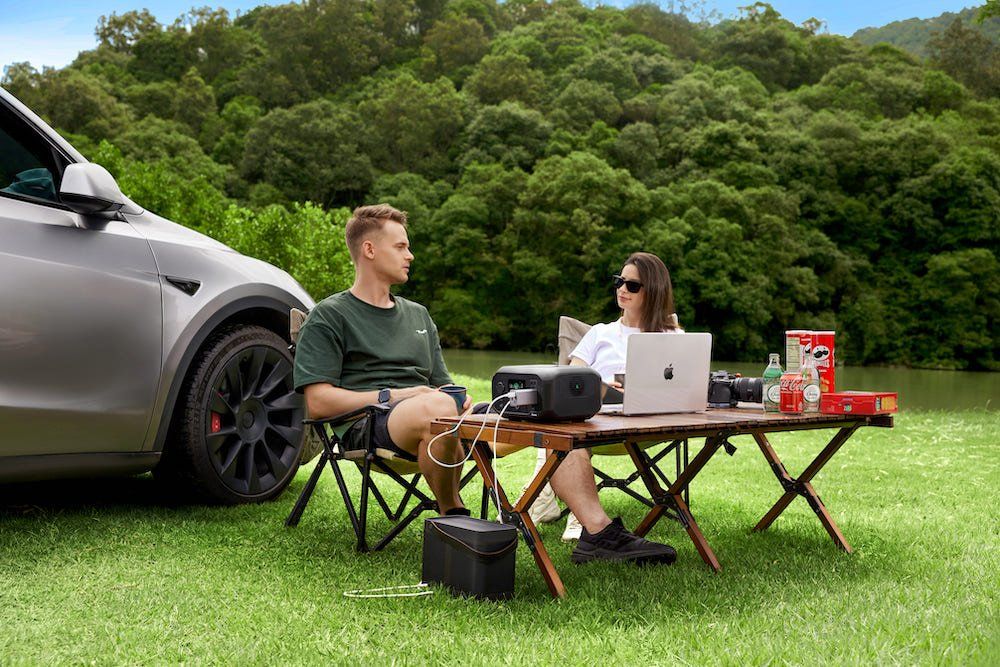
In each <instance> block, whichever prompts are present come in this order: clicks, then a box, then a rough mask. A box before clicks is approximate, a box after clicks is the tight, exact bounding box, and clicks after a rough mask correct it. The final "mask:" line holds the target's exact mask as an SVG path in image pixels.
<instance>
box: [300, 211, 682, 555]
mask: <svg viewBox="0 0 1000 667" xmlns="http://www.w3.org/2000/svg"><path fill="white" fill-rule="evenodd" d="M345 237H346V241H347V248H348V250H349V251H350V254H351V261H352V262H353V263H354V284H353V285H352V286H351V288H350V289H348V290H347V291H344V292H340V293H338V294H334V295H333V296H330V297H327V298H326V299H324V300H323V301H321V302H320V303H319V304H317V305H316V307H315V308H314V309H313V311H312V312H311V313H310V314H309V318H308V319H307V320H306V323H305V325H304V326H303V327H302V330H301V332H300V333H299V339H298V343H297V345H296V352H295V387H296V389H297V390H299V391H303V392H304V393H305V399H306V407H307V410H308V412H309V415H310V417H313V418H318V419H320V418H325V417H331V416H333V415H337V414H341V413H344V412H349V411H351V410H354V409H357V408H360V407H363V406H365V405H372V404H378V405H380V406H381V407H382V409H381V410H379V411H378V412H377V414H376V416H375V423H374V424H373V437H374V438H375V444H376V446H377V447H382V448H386V449H390V450H393V451H394V452H396V453H397V454H398V455H399V456H402V457H403V458H407V459H409V460H413V461H416V462H417V464H418V466H419V468H420V471H421V472H422V473H423V475H424V479H426V480H427V485H428V486H429V487H430V489H431V492H433V494H434V497H435V499H436V500H437V503H438V508H439V509H440V510H441V512H442V514H465V515H468V514H469V511H468V510H467V509H465V506H464V505H463V503H462V498H461V497H460V496H459V493H458V491H459V475H460V472H461V468H444V467H442V466H439V465H437V464H436V463H434V461H433V460H432V459H431V458H430V456H429V455H428V453H427V445H428V443H429V441H430V440H431V437H432V434H431V430H430V426H431V422H433V421H434V420H435V419H437V418H439V417H454V416H455V415H456V414H457V413H458V410H457V406H456V404H455V401H454V400H453V399H452V398H451V396H449V395H448V394H445V393H443V392H440V391H437V390H436V389H435V388H437V387H441V386H443V385H447V384H451V376H450V375H449V374H448V369H447V368H446V367H445V364H444V359H443V357H442V356H441V344H440V342H439V340H438V335H437V327H436V326H435V325H434V322H433V320H431V318H430V315H429V314H428V313H427V309H426V308H424V307H423V306H421V305H420V304H417V303H414V302H413V301H410V300H408V299H404V298H402V297H399V296H394V295H393V294H392V293H391V292H390V291H389V288H390V287H392V286H393V285H400V284H403V283H405V282H406V281H407V280H408V279H409V273H410V264H411V263H412V262H413V254H412V253H411V252H410V243H409V238H408V236H407V233H406V214H405V213H404V212H402V211H398V210H396V209H395V208H393V207H391V206H389V205H387V204H378V205H375V206H362V207H360V208H357V209H355V211H354V214H353V216H352V217H351V219H350V220H348V222H347V226H346V230H345ZM469 405H470V399H468V398H467V399H466V402H465V406H464V409H468V407H469ZM434 456H435V458H437V459H438V460H441V461H445V462H455V461H458V460H460V458H461V447H460V443H459V442H458V440H457V439H456V438H454V437H442V438H438V439H437V440H435V442H434ZM551 483H552V488H553V489H554V490H555V492H556V493H557V494H558V495H559V497H560V498H562V499H563V500H564V501H565V502H566V504H567V505H569V507H570V509H571V510H572V511H573V513H574V514H576V516H577V518H578V519H579V520H580V523H582V524H583V527H584V531H583V535H582V536H581V539H580V542H579V544H578V545H577V547H576V549H575V550H574V551H573V557H572V559H573V562H575V563H584V562H588V561H591V560H595V559H606V560H627V561H635V562H658V563H672V562H673V561H674V559H675V558H676V554H675V552H674V550H673V549H672V548H670V547H669V546H666V545H662V544H657V543H655V542H650V541H647V540H644V539H642V538H640V537H637V536H635V535H633V534H632V533H630V532H628V531H627V530H625V528H624V527H623V526H622V523H621V520H620V519H615V520H614V521H612V520H611V519H610V518H608V515H607V514H606V513H605V512H604V509H603V508H602V507H601V504H600V502H599V501H598V499H597V488H596V486H595V484H594V471H593V468H592V467H591V465H590V458H589V457H588V456H586V452H583V451H579V452H573V453H571V454H570V455H569V456H567V457H566V460H565V461H563V463H562V465H561V466H560V468H559V469H558V471H557V472H556V474H555V475H554V476H553V477H552V480H551Z"/></svg>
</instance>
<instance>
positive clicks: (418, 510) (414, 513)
mask: <svg viewBox="0 0 1000 667" xmlns="http://www.w3.org/2000/svg"><path fill="white" fill-rule="evenodd" d="M436 508H437V504H436V503H433V502H432V503H430V505H429V506H428V503H427V502H426V501H421V502H419V503H417V505H416V507H414V508H413V509H412V510H410V513H409V514H407V515H406V516H405V517H403V519H402V520H401V521H399V522H398V523H396V525H395V526H393V527H392V530H390V531H389V532H388V533H386V534H385V537H383V538H382V539H381V540H379V541H378V544H376V545H375V546H374V547H372V551H381V550H382V549H383V548H384V547H385V546H386V545H387V544H389V542H392V541H393V540H394V539H396V536H397V535H399V534H400V533H401V532H403V531H404V530H406V527H407V526H409V525H410V524H411V523H412V522H413V520H414V519H416V518H417V517H418V516H420V515H421V514H423V513H424V512H426V511H429V510H433V509H436Z"/></svg>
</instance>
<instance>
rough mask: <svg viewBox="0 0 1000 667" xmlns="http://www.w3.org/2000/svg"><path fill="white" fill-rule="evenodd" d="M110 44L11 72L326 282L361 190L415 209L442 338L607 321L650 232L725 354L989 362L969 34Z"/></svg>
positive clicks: (91, 153)
mask: <svg viewBox="0 0 1000 667" xmlns="http://www.w3.org/2000/svg"><path fill="white" fill-rule="evenodd" d="M98 36H99V38H100V40H101V44H100V46H99V47H98V48H97V49H94V50H92V51H87V52H84V53H81V54H80V55H79V57H78V58H77V59H76V61H75V62H74V63H73V64H72V65H70V66H68V67H66V68H63V69H59V70H45V71H42V72H38V71H36V70H34V69H33V68H32V67H31V66H30V65H29V64H27V63H21V64H17V65H13V66H11V67H10V68H8V70H7V72H6V75H5V76H4V78H3V80H2V84H3V86H4V87H5V88H7V89H8V90H10V91H11V92H12V93H13V94H14V95H16V96H18V97H19V98H20V99H22V100H23V101H24V102H25V103H26V104H28V105H29V106H30V107H31V108H33V109H34V110H36V111H37V112H38V113H39V114H41V115H43V116H44V117H45V118H46V119H47V120H48V121H49V122H50V123H51V124H52V125H53V126H54V127H56V128H57V129H58V130H59V131H61V132H64V133H66V134H68V135H71V140H72V141H73V143H74V144H75V145H76V146H77V147H78V148H80V150H81V151H83V152H84V154H86V155H87V156H88V157H90V158H92V159H94V160H95V161H97V162H99V163H101V164H103V165H104V166H106V167H107V168H108V169H109V170H110V171H111V172H112V173H113V174H114V175H115V176H116V177H117V178H118V180H119V183H121V185H122V189H123V190H124V191H125V193H126V194H128V195H129V196H130V197H132V198H133V199H134V200H135V201H136V202H138V203H139V204H141V205H142V206H144V207H146V208H148V209H150V210H152V211H155V212H157V213H161V214H163V215H165V216H167V217H169V218H171V219H173V220H176V221H178V222H180V223H182V224H186V225H188V226H190V227H193V228H195V229H198V230H200V231H202V232H205V233H207V234H210V235H212V236H214V237H216V238H218V239H220V240H221V241H223V242H225V243H227V244H230V245H232V246H233V247H235V248H236V249H238V250H240V251H242V252H246V253H248V254H251V255H254V256H257V257H260V258H261V259H264V260H267V261H270V262H272V263H274V264H277V265H279V266H281V267H282V268H285V269H287V270H288V271H289V272H290V273H291V274H292V275H294V276H295V277H296V278H297V279H298V280H299V281H300V282H301V283H302V284H303V286H304V287H306V288H307V289H308V290H309V291H310V292H311V293H312V294H313V295H315V296H316V297H322V296H323V295H325V294H329V293H330V292H332V291H335V290H339V289H343V288H344V287H345V286H347V285H349V284H350V278H351V265H350V261H349V259H348V258H347V254H346V251H345V249H344V244H343V227H342V226H343V223H344V221H345V220H346V218H347V216H348V215H349V212H350V209H351V208H352V207H354V206H357V205H359V204H362V203H374V202H382V201H384V202H389V203H392V204H394V205H396V206H398V207H399V208H402V209H404V210H407V211H408V212H409V214H410V239H411V241H412V242H413V247H414V254H415V255H416V257H417V259H416V261H415V263H414V271H413V273H412V275H411V279H410V281H409V282H408V283H407V284H406V285H405V286H403V287H402V288H401V293H402V294H403V295H405V296H408V297H412V298H414V299H415V300H417V301H419V302H421V303H424V304H426V305H427V306H428V307H429V309H430V311H431V312H432V313H433V314H434V317H435V320H436V322H437V324H438V329H439V333H440V336H441V340H442V341H443V342H444V343H445V344H446V345H448V346H454V347H472V348H492V349H536V350H541V349H545V347H546V346H547V345H551V344H552V343H553V342H554V338H555V327H556V322H557V320H558V317H559V315H562V314H569V315H575V316H577V317H579V318H581V319H586V320H588V321H607V320H609V319H611V318H614V317H615V316H616V314H615V307H614V301H613V298H612V291H611V286H610V280H609V278H610V276H611V275H612V274H613V273H615V272H617V271H618V270H620V269H621V262H622V260H623V258H625V257H627V256H628V255H629V253H631V252H633V251H636V250H645V251H648V252H653V253H656V254H657V255H659V256H660V257H662V258H663V259H664V261H665V262H666V263H667V265H668V266H669V268H670V273H671V276H672V278H673V281H674V288H675V303H676V310H677V314H678V317H679V318H680V321H681V323H682V325H683V326H684V327H685V329H688V330H692V331H711V332H712V333H713V334H714V336H715V338H714V340H713V354H714V355H715V356H716V357H717V358H728V359H734V360H747V361H757V362H760V363H763V361H764V360H766V358H767V353H768V352H771V351H774V349H775V348H776V347H777V346H778V345H779V344H780V341H781V340H782V334H783V332H784V330H785V329H789V328H799V327H801V328H816V329H835V330H836V331H837V335H838V338H837V340H838V344H837V345H838V358H840V359H842V360H844V361H845V362H847V363H850V364H863V363H882V364H898V365H911V366H933V367H957V368H998V367H1000V262H998V260H997V257H998V255H1000V224H998V222H997V221H998V211H1000V97H998V93H1000V59H997V58H995V57H993V56H991V57H990V58H988V59H985V58H982V57H981V54H982V53H983V52H984V51H988V50H990V49H989V48H986V49H984V48H983V40H985V38H984V37H982V36H980V35H979V34H978V33H975V32H972V31H971V30H968V31H965V30H954V29H952V30H951V31H950V32H949V37H948V39H947V44H946V45H945V48H942V53H941V58H940V63H941V64H940V66H939V65H937V64H936V63H930V62H925V61H920V60H918V59H916V58H913V57H912V56H910V55H909V54H907V53H904V52H903V51H901V50H899V49H897V48H895V47H892V46H888V45H880V46H875V47H866V46H864V45H862V44H861V43H859V42H858V41H856V40H852V39H848V38H846V37H842V36H838V35H829V34H823V33H818V32H817V31H815V30H813V29H811V28H810V27H808V26H804V27H803V26H796V25H793V24H792V23H790V22H789V21H787V20H785V19H783V18H782V17H781V16H780V15H779V14H778V13H777V12H776V11H775V10H774V9H773V8H771V7H770V6H768V5H755V6H753V7H752V8H751V11H748V12H745V13H744V15H743V16H742V17H741V18H740V19H739V20H734V21H725V22H723V23H721V24H717V25H702V24H697V23H692V22H690V21H689V20H688V19H686V18H685V17H684V16H679V15H676V14H671V13H669V12H665V11H663V10H662V9H661V8H659V7H658V6H656V5H653V4H641V5H633V6H630V7H628V8H625V9H616V8H613V7H606V6H597V7H589V6H587V5H585V4H584V3H582V2H580V1H579V0H557V1H553V2H545V1H542V0H506V1H505V2H496V1H495V0H435V1H434V2H430V1H428V2H424V1H423V0H420V1H417V0H392V2H389V1H388V0H387V1H386V2H377V3H373V2H368V1H367V0H310V1H309V2H305V3H299V2H295V3H288V4H283V5H274V6H262V7H258V8H256V9H254V10H252V11H251V12H248V13H247V14H244V15H242V16H240V17H238V18H236V19H235V20H234V19H232V18H230V16H229V15H228V14H227V13H226V12H225V11H222V10H210V9H200V10H192V11H191V12H189V13H187V14H185V15H184V16H182V17H180V19H178V20H177V21H173V22H170V23H161V22H159V21H158V20H157V19H156V18H154V17H153V16H151V15H150V14H149V13H148V12H145V11H135V12H127V13H126V14H123V15H121V16H115V15H112V16H110V17H106V18H105V19H103V20H102V22H101V24H100V25H99V26H98ZM952 37H954V39H952ZM994 51H996V50H995V49H994Z"/></svg>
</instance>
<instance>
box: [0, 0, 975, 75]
mask: <svg viewBox="0 0 1000 667" xmlns="http://www.w3.org/2000/svg"><path fill="white" fill-rule="evenodd" d="M983 1H984V0H965V1H962V0H822V1H821V0H771V5H772V6H774V8H775V9H777V10H778V11H779V12H780V13H781V14H782V16H784V17H785V18H787V19H789V20H790V21H792V22H794V23H801V22H802V21H804V20H806V19H808V18H813V17H815V18H818V19H821V20H824V21H826V24H827V27H828V29H829V31H830V32H832V33H836V34H840V35H848V36H849V35H851V34H853V33H854V32H855V31H856V30H858V29H860V28H866V27H869V26H881V25H885V24H886V23H890V22H892V21H900V20H903V19H908V18H913V17H917V18H930V17H932V16H937V15H938V14H941V13H942V12H946V11H950V12H955V11H958V10H960V9H963V8H964V7H966V6H979V5H982V4H983ZM604 2H607V3H608V4H615V5H626V4H630V2H629V1H628V0H604ZM752 3H753V0H705V2H704V7H705V9H708V10H711V9H714V10H716V11H717V12H718V14H719V15H721V17H722V18H728V17H732V16H735V15H736V14H737V7H740V6H743V5H749V4H752ZM261 4H281V0H272V1H268V2H264V1H262V0H214V2H213V0H103V1H102V0H97V1H95V0H41V1H38V0H34V1H33V0H27V1H25V0H0V69H2V68H3V67H5V66H7V65H10V64H11V63H15V62H24V61H27V62H30V63H31V64H32V65H33V66H34V67H35V68H37V69H41V68H42V67H43V66H49V67H64V66H66V65H68V64H69V63H70V62H72V61H73V59H74V58H75V57H76V54H77V53H79V52H80V51H83V50H86V49H92V48H94V47H95V46H96V44H97V42H96V38H95V37H94V28H95V27H96V26H97V21H98V19H99V18H100V17H101V16H102V15H108V14H111V13H112V12H116V13H119V14H122V13H124V12H127V11H129V10H132V9H141V8H147V9H149V11H150V12H151V13H152V14H153V16H155V17H156V18H157V20H159V22H160V23H164V24H169V23H172V22H173V20H174V19H175V18H177V17H178V16H180V15H181V14H183V13H184V12H186V11H188V10H189V9H190V8H191V7H192V6H203V5H209V6H213V7H224V8H225V9H227V10H229V13H230V15H233V16H235V15H236V13H237V12H246V11H247V10H248V9H251V8H253V7H255V6H257V5H261ZM588 4H592V3H588ZM661 5H663V6H666V5H668V1H667V0H661Z"/></svg>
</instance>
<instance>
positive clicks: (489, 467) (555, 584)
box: [472, 440, 566, 598]
mask: <svg viewBox="0 0 1000 667" xmlns="http://www.w3.org/2000/svg"><path fill="white" fill-rule="evenodd" d="M472 456H473V458H474V459H475V460H476V467H477V468H479V474H481V475H482V476H483V481H484V482H485V483H486V486H487V488H488V489H489V491H490V492H491V493H495V494H496V496H495V497H499V499H500V507H499V508H497V511H498V512H500V513H503V512H508V513H512V514H515V515H516V517H517V519H516V521H517V525H518V528H519V529H520V531H521V535H522V536H523V537H524V541H525V543H526V544H527V545H528V549H530V550H531V555H532V556H534V557H535V564H536V565H538V569H539V571H540V572H541V573H542V578H543V579H545V584H546V585H547V586H548V587H549V592H550V593H551V594H552V597H556V598H563V597H566V587H565V586H563V582H562V579H560V578H559V573H558V572H556V567H555V565H553V564H552V559H551V558H550V557H549V553H548V552H547V551H546V550H545V545H544V544H542V538H541V537H540V536H539V534H538V529H537V528H535V524H534V523H533V522H532V521H531V517H530V516H528V507H530V506H531V503H532V502H533V501H534V500H535V498H537V497H538V494H539V493H540V492H541V490H542V487H543V486H544V485H545V482H546V481H548V479H549V477H551V476H552V473H553V472H555V469H556V468H558V467H559V464H560V463H561V462H562V458H563V457H561V456H558V455H557V454H556V453H555V452H549V457H548V459H546V461H545V464H544V465H543V466H542V468H541V470H539V471H538V474H537V475H535V478H534V479H532V480H531V482H530V483H529V484H528V489H527V491H525V493H524V495H523V496H522V498H521V502H519V503H518V504H517V507H514V506H512V505H511V504H510V500H508V499H507V494H506V493H504V490H503V487H502V486H500V483H499V482H498V481H497V479H496V476H495V475H494V474H493V451H492V450H491V449H490V446H489V445H488V444H487V443H485V442H483V441H481V440H480V441H477V442H476V443H474V444H473V446H472ZM563 456H565V454H563Z"/></svg>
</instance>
